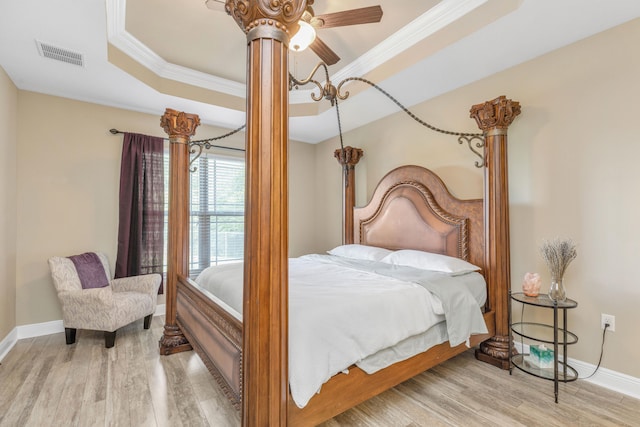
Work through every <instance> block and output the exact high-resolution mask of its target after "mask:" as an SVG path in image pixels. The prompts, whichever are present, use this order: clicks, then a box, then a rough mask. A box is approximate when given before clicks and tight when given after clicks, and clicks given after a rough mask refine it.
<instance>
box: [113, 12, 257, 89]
mask: <svg viewBox="0 0 640 427" xmlns="http://www.w3.org/2000/svg"><path fill="white" fill-rule="evenodd" d="M126 8H127V1H126V0H107V2H106V10H107V39H108V41H109V43H111V44H112V45H113V46H115V47H117V48H118V49H120V50H121V51H122V52H124V53H125V54H127V55H128V56H130V57H131V58H133V59H134V60H136V61H137V62H138V63H140V64H141V65H143V66H144V67H146V68H147V69H149V70H151V71H152V72H154V73H155V74H156V75H158V76H160V77H162V78H166V79H170V80H175V81H178V82H181V83H185V84H189V85H193V86H197V87H201V88H203V89H209V90H213V91H216V92H221V93H224V94H227V95H232V96H236V97H239V98H244V97H246V92H247V90H246V85H244V84H242V83H238V82H234V81H232V80H228V79H223V78H220V77H217V76H214V75H211V74H208V73H203V72H201V71H196V70H193V69H191V68H187V67H183V66H180V65H176V64H172V63H170V62H167V61H165V60H164V59H162V57H160V56H159V55H158V54H157V53H155V52H154V51H153V50H151V49H149V48H148V47H147V46H146V45H145V44H144V43H142V42H141V41H140V40H138V39H137V38H135V37H134V36H133V35H131V34H130V33H129V32H127V30H126V28H125V22H126Z"/></svg>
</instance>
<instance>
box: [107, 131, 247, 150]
mask: <svg viewBox="0 0 640 427" xmlns="http://www.w3.org/2000/svg"><path fill="white" fill-rule="evenodd" d="M242 128H244V125H243V126H242V127H240V128H239V129H236V130H235V131H233V132H231V133H230V134H227V135H223V136H222V137H218V138H211V139H209V140H206V139H205V140H202V141H192V142H191V143H192V144H196V145H199V143H202V142H206V141H212V140H215V139H220V138H224V137H225V136H229V135H232V134H234V133H236V132H238V131H239V130H240V129H242ZM109 132H111V134H112V135H117V134H119V133H122V134H124V133H126V132H122V131H119V130H118V129H115V128H112V129H109ZM162 139H163V140H165V141H168V140H169V138H162ZM206 145H207V148H211V147H213V148H221V149H223V150H233V151H242V152H243V153H244V152H245V149H244V148H235V147H225V146H222V145H214V144H210V143H209V142H206Z"/></svg>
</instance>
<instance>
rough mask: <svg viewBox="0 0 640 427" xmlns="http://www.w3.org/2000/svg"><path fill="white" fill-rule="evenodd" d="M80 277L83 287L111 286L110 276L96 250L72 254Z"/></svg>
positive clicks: (72, 259) (71, 257)
mask: <svg viewBox="0 0 640 427" xmlns="http://www.w3.org/2000/svg"><path fill="white" fill-rule="evenodd" d="M69 259H70V260H71V262H73V265H74V266H75V267H76V271H77V272H78V277H79V278H80V284H81V285H82V289H93V288H104V287H105V286H109V278H108V277H107V273H106V272H105V271H104V266H103V265H102V262H101V261H100V257H98V255H97V254H96V253H95V252H86V253H84V254H81V255H73V256H70V257H69Z"/></svg>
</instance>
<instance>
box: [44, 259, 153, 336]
mask: <svg viewBox="0 0 640 427" xmlns="http://www.w3.org/2000/svg"><path fill="white" fill-rule="evenodd" d="M83 256H91V257H92V258H88V259H90V260H95V261H93V264H94V265H93V266H92V267H91V268H93V272H94V273H96V275H95V278H94V277H93V276H91V275H87V274H86V267H84V266H83V265H82V264H80V265H79V264H77V258H78V257H83ZM96 256H97V257H96ZM74 258H75V259H74ZM98 260H99V262H98ZM96 264H97V265H98V267H97V270H96V268H95V267H96ZM99 264H102V268H104V275H103V274H102V273H101V272H102V270H100V269H99ZM76 267H77V268H76ZM49 268H50V270H51V276H52V278H53V283H54V285H55V288H56V291H57V293H58V299H59V300H60V303H61V305H62V317H63V323H64V329H65V337H66V341H67V344H73V343H74V342H75V341H76V330H77V329H89V330H96V331H104V337H105V347H107V348H111V347H113V346H114V344H115V339H116V330H118V329H119V328H121V327H123V326H125V325H128V324H129V323H132V322H134V321H136V320H138V319H141V318H144V328H145V329H149V327H150V326H151V318H152V316H153V313H154V312H155V311H156V301H157V296H158V288H159V287H160V282H161V280H162V277H161V276H160V275H159V274H146V275H142V276H134V277H126V278H119V279H113V278H112V276H111V274H110V270H109V261H108V259H107V257H106V256H105V255H104V254H102V253H87V254H82V255H77V256H75V257H68V258H67V257H57V256H56V257H52V258H50V259H49ZM78 270H81V274H80V275H79V273H78ZM81 278H82V281H81ZM96 279H97V280H96Z"/></svg>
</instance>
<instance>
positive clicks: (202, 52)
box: [0, 0, 640, 143]
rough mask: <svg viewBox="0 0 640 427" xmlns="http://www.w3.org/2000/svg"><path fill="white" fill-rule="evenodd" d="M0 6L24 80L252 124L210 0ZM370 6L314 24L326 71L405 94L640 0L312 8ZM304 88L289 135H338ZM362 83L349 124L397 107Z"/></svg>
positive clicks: (354, 0) (467, 75)
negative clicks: (376, 18) (48, 49)
mask: <svg viewBox="0 0 640 427" xmlns="http://www.w3.org/2000/svg"><path fill="white" fill-rule="evenodd" d="M0 4H1V5H2V13H1V14H0V66H2V68H4V70H5V71H6V72H7V74H8V75H9V77H10V78H11V79H12V80H13V82H14V83H15V85H16V86H17V87H18V88H19V89H21V90H28V91H34V92H40V93H45V94H50V95H55V96H61V97H66V98H71V99H77V100H80V101H86V102H93V103H97V104H103V105H108V106H114V107H119V108H124V109H129V110H134V111H141V112H146V113H150V114H156V115H158V116H160V115H162V113H163V112H164V109H165V108H167V107H169V108H173V109H177V110H182V111H186V112H189V113H196V114H198V115H200V118H201V119H202V121H203V122H204V123H207V124H211V125H216V126H221V127H225V128H229V129H234V128H237V127H238V126H240V125H241V124H243V123H244V111H243V105H244V100H243V97H244V92H245V88H244V70H245V68H244V53H245V51H246V47H245V39H244V35H243V34H242V32H241V31H240V29H239V28H238V27H237V25H236V24H235V22H233V19H231V18H230V17H228V16H227V15H225V14H224V13H220V12H215V11H211V10H209V9H207V8H206V7H205V5H204V0H180V1H175V0H128V1H127V0H55V1H50V0H49V1H45V0H20V1H17V0H0ZM345 4H347V5H348V6H345ZM376 4H380V5H381V6H382V8H383V10H384V15H383V18H382V22H381V23H378V24H365V25H360V26H353V27H347V28H339V29H324V30H322V31H321V32H320V36H321V37H322V39H323V40H324V41H325V42H326V43H327V44H328V45H329V46H330V47H331V48H333V49H334V50H335V51H336V52H337V53H338V54H339V55H340V56H341V57H342V60H341V61H340V62H338V64H336V65H334V66H332V67H330V72H331V80H332V81H333V82H334V84H337V83H338V82H339V81H341V80H342V79H343V78H345V77H348V76H368V77H369V78H371V79H372V80H374V81H375V82H376V83H378V84H380V85H381V86H383V87H384V88H385V89H386V90H387V91H388V92H390V93H391V94H393V95H394V96H395V97H396V98H398V99H399V100H400V101H401V102H402V103H403V104H405V105H407V106H412V105H415V104H417V103H419V102H422V101H425V100H428V99H430V98H433V97H435V96H437V95H440V94H442V93H445V92H448V91H451V90H454V89H456V88H458V87H460V86H463V85H465V84H468V83H471V82H473V81H476V80H479V79H481V78H483V77H486V76H488V75H491V74H494V73H496V72H498V71H501V70H503V69H505V68H508V67H511V66H513V65H516V64H519V63H521V62H524V61H526V60H529V59H532V58H535V57H537V56H539V55H542V54H544V53H546V52H549V51H551V50H554V49H557V48H559V47H562V46H565V45H567V44H570V43H573V42H575V41H577V40H580V39H582V38H585V37H588V36H590V35H592V34H595V33H598V32H600V31H603V30H606V29H608V28H611V27H613V26H616V25H619V24H621V23H623V22H626V21H629V20H631V19H634V18H637V17H639V16H640V1H638V0H615V1H611V0H440V1H438V0H432V1H421V0H380V1H376V0H351V1H349V2H345V1H339V0H316V4H315V5H314V9H315V10H316V14H321V13H328V12H336V11H340V10H345V9H351V8H356V7H364V6H371V5H376ZM167 21H169V22H167ZM36 40H40V41H42V42H46V43H49V44H51V45H54V46H57V47H60V48H63V49H68V50H71V51H74V52H78V53H82V54H83V56H84V66H83V67H78V66H75V65H70V64H66V63H62V62H59V61H55V60H52V59H49V58H44V57H42V56H40V54H39V53H38V49H37V47H36ZM630 43H631V41H630ZM212 57H213V58H216V59H214V60H212V59H211V58H212ZM316 61H317V58H316V57H315V56H314V55H313V53H311V52H304V53H303V54H296V55H291V58H290V68H291V70H292V72H294V73H295V74H296V76H297V77H299V78H302V77H306V73H308V72H309V71H310V70H311V68H312V66H313V64H315V63H316ZM461 63H466V64H473V66H461V65H460V64H461ZM134 76H135V77H134ZM320 76H321V75H317V77H318V79H319V80H322V79H321V78H320ZM410 81H420V82H421V85H420V86H415V85H411V84H407V83H406V82H410ZM430 82H434V83H430ZM435 82H437V84H436V83H435ZM194 87H196V88H197V89H198V90H197V91H196V92H195V95H194V90H193V89H194ZM308 88H309V89H310V87H308ZM417 88H419V90H417ZM187 89H188V90H187ZM302 89H303V90H299V91H295V92H292V94H291V103H292V117H291V120H290V124H291V126H290V136H291V138H292V139H296V140H300V141H305V142H311V143H315V142H319V141H323V140H326V139H328V138H331V137H333V136H335V135H336V134H337V132H338V129H337V123H336V117H335V111H334V110H332V109H330V108H329V107H330V106H329V105H324V104H328V103H327V102H326V101H324V102H323V103H321V104H319V103H314V102H313V101H311V99H310V91H309V90H304V89H306V88H302ZM354 90H355V92H354V91H352V90H351V88H350V91H352V96H351V97H350V98H349V99H348V100H347V101H343V102H342V103H341V104H340V111H341V117H342V124H343V130H345V131H346V130H350V129H354V128H356V127H359V126H363V125H366V124H367V123H370V122H371V121H374V120H378V119H379V118H382V117H384V116H387V115H389V114H393V113H395V112H397V111H398V108H397V107H396V106H395V105H393V104H392V103H391V102H385V101H386V100H385V99H384V98H382V97H381V96H380V95H379V94H378V93H377V92H375V91H373V90H364V88H354ZM163 92H164V93H163ZM187 93H188V94H189V95H186V94H187ZM188 98H196V100H193V99H188ZM362 111H366V114H362ZM114 125H117V124H114Z"/></svg>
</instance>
